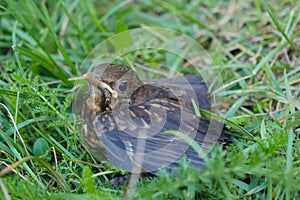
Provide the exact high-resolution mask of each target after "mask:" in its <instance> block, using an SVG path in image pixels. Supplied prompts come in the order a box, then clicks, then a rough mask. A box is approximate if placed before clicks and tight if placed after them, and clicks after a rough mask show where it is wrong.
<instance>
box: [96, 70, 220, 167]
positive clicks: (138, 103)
mask: <svg viewBox="0 0 300 200" xmlns="http://www.w3.org/2000/svg"><path fill="white" fill-rule="evenodd" d="M179 80H180V82H178V81H179ZM187 80H190V82H189V83H187V82H186V81H187ZM196 80H197V78H196V77H194V76H193V77H192V78H191V79H182V78H178V79H172V81H171V82H166V84H164V85H161V84H162V82H164V81H162V82H160V83H157V82H149V83H148V84H144V85H143V86H141V87H140V88H138V89H137V90H136V91H135V93H134V94H133V95H132V98H131V102H130V104H129V105H128V107H127V108H126V107H125V108H124V107H123V108H122V109H119V110H115V111H111V112H105V113H102V114H101V115H99V116H98V117H97V118H96V119H95V121H94V123H95V126H94V127H95V130H96V132H98V133H103V134H99V136H98V137H99V139H100V140H101V141H102V142H103V143H104V145H105V147H106V152H107V154H108V157H109V159H110V161H111V162H112V163H113V164H114V165H116V166H117V167H120V168H122V169H125V170H128V171H132V168H133V164H139V163H140V164H141V166H142V168H143V169H144V170H145V171H155V170H157V169H158V168H160V167H164V166H169V167H170V168H173V167H175V166H176V164H175V163H176V161H177V160H178V159H179V158H180V157H182V156H183V155H186V157H187V158H188V159H189V160H190V161H191V163H192V164H194V165H196V166H200V165H202V163H203V160H202V158H200V157H199V156H198V154H197V152H195V151H194V149H192V148H191V147H190V145H189V144H188V143H187V142H186V141H185V140H184V139H182V138H180V137H179V136H176V135H173V134H165V133H164V132H165V131H166V130H176V131H180V132H182V133H184V134H186V135H188V136H189V137H190V138H192V139H194V141H196V142H197V143H198V144H200V145H201V146H202V148H203V150H204V151H205V150H209V148H210V146H211V145H213V144H214V143H215V141H216V140H217V139H218V136H219V135H220V130H222V124H221V123H219V122H216V121H212V120H209V119H206V118H203V117H200V118H199V117H196V116H195V114H194V110H193V107H192V104H191V98H192V97H195V98H196V99H197V101H198V103H199V104H202V106H208V105H210V104H209V103H208V102H209V99H208V98H207V97H206V95H205V94H202V92H203V91H207V88H206V89H205V86H203V85H201V83H200V84H199V82H198V81H199V80H200V79H198V81H196ZM201 80H202V79H201ZM181 83H182V84H181ZM191 83H192V84H191ZM188 84H191V85H192V86H191V85H190V86H188ZM178 85H180V86H184V87H176V88H175V86H178ZM196 85H197V86H196ZM193 88H197V89H196V91H198V92H201V94H197V95H198V96H195V94H193V93H192V90H193ZM203 99H205V100H203ZM107 120H110V121H109V123H107ZM112 124H114V125H113V126H112ZM212 124H213V129H212V128H211V126H212ZM216 127H219V129H217V128H216ZM207 133H208V134H210V135H209V136H208V134H207ZM139 158H141V160H139Z"/></svg>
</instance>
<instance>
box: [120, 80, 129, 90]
mask: <svg viewBox="0 0 300 200" xmlns="http://www.w3.org/2000/svg"><path fill="white" fill-rule="evenodd" d="M127 86H128V82H127V81H122V82H121V83H120V84H119V90H121V91H125V90H126V89H127Z"/></svg>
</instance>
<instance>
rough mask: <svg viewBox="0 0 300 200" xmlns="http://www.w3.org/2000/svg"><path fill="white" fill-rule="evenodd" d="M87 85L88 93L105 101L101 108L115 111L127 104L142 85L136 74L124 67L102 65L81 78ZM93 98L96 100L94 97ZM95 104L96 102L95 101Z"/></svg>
mask: <svg viewBox="0 0 300 200" xmlns="http://www.w3.org/2000/svg"><path fill="white" fill-rule="evenodd" d="M83 77H84V78H85V79H86V80H87V81H88V83H89V93H90V95H91V93H93V94H96V95H98V96H101V98H103V99H105V102H104V104H105V105H104V104H103V105H102V106H108V107H109V108H110V109H115V108H117V107H119V106H120V104H121V102H122V101H124V102H128V101H129V100H130V97H131V95H132V94H133V92H134V91H135V90H136V89H137V88H138V87H139V86H141V85H142V82H141V81H140V79H139V78H138V76H137V74H136V73H135V72H134V71H133V70H131V69H129V68H128V67H126V66H124V65H118V64H102V65H99V66H98V67H96V68H95V70H94V71H93V72H92V73H87V74H85V75H84V76H83ZM93 98H95V99H96V98H97V96H94V97H93ZM95 102H97V101H95Z"/></svg>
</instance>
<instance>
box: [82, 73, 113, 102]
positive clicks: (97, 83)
mask: <svg viewBox="0 0 300 200" xmlns="http://www.w3.org/2000/svg"><path fill="white" fill-rule="evenodd" d="M83 78H84V79H86V80H87V81H88V82H90V83H91V84H92V85H95V86H100V87H102V88H104V89H107V90H108V91H109V92H110V93H111V95H112V96H113V97H114V98H117V97H118V92H117V91H115V90H113V89H112V88H111V87H110V86H109V85H107V84H106V83H104V82H101V81H99V80H98V79H96V78H95V77H93V76H91V75H90V74H85V75H83Z"/></svg>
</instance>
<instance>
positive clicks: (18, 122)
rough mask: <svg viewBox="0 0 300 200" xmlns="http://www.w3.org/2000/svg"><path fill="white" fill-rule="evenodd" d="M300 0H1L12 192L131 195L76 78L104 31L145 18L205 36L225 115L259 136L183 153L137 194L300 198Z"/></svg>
mask: <svg viewBox="0 0 300 200" xmlns="http://www.w3.org/2000/svg"><path fill="white" fill-rule="evenodd" d="M299 11H300V1H297V0H284V1H280V0H269V1H265V0H253V1H250V0H228V1H227V0H221V1H216V0H211V1H201V0H191V1H187V0H175V1H158V0H153V1H147V0H138V1H128V0H127V1H117V0H115V1H91V0H87V1H83V0H82V1H80V0H43V1H34V0H19V1H14V0H0V72H1V74H0V163H1V165H0V169H1V172H0V177H1V179H0V187H1V192H0V199H73V200H75V199H122V198H123V197H124V195H125V193H126V191H128V190H127V188H126V187H124V186H121V187H119V188H117V189H115V188H113V186H112V184H111V183H110V180H111V179H112V178H113V177H116V176H120V175H124V174H126V173H125V172H123V171H120V170H119V169H116V168H114V167H113V166H111V165H110V164H109V163H105V162H103V163H100V164H99V163H97V162H95V161H94V160H93V158H92V157H91V156H90V154H89V153H88V152H87V150H86V149H85V147H84V146H83V145H82V143H81V140H80V129H79V128H78V127H77V126H76V118H75V117H74V114H73V113H72V109H71V102H72V97H73V96H72V94H73V91H74V90H75V89H76V88H74V84H73V81H72V79H70V78H74V77H78V76H79V75H80V73H79V71H78V66H79V65H80V64H81V62H82V61H83V59H84V58H85V57H86V56H87V55H88V53H89V52H90V51H91V50H92V49H93V48H94V47H95V46H96V45H98V44H99V43H100V42H101V41H103V40H105V39H107V38H108V37H110V36H112V35H113V34H115V33H118V32H121V31H124V30H127V29H133V28H138V27H144V26H155V27H164V28H170V29H174V30H176V31H180V32H182V33H184V34H186V35H188V36H190V37H191V38H193V39H195V40H196V41H198V42H199V44H201V45H202V46H204V47H205V49H206V51H207V52H208V53H209V55H210V56H211V58H212V59H213V62H214V66H212V68H214V69H218V70H220V72H222V76H223V77H222V78H223V80H224V89H225V91H224V92H222V93H218V95H219V96H224V97H226V99H227V101H226V104H224V106H225V107H226V108H227V112H226V114H225V115H224V116H222V117H226V119H228V120H229V122H231V123H229V122H228V121H227V123H226V124H227V126H229V127H231V128H232V131H233V132H235V133H236V134H237V135H239V134H240V132H241V129H240V128H237V127H244V128H245V130H244V132H247V133H250V134H251V135H252V136H253V137H250V136H247V135H243V137H235V138H234V139H233V144H230V145H226V146H225V147H221V146H219V147H216V148H215V150H214V151H213V152H212V153H211V155H210V157H209V158H208V159H207V160H206V165H205V166H204V167H203V168H202V169H201V170H199V169H190V168H189V170H187V168H188V163H187V162H185V161H182V162H181V167H180V169H178V171H177V176H176V177H174V176H173V175H170V174H169V173H168V172H167V171H164V170H162V171H161V172H160V174H159V175H158V176H157V177H155V178H151V179H143V180H142V181H141V182H140V183H139V184H138V186H137V188H136V191H135V192H134V194H133V196H132V197H133V198H135V199H224V198H227V199H270V200H271V199H300V162H299V154H300V142H299V139H300V138H299V133H300V128H299V124H300V117H299V116H300V102H299V92H300V87H299V84H300V59H299V55H300V51H299V47H300V37H299V35H300V23H299V22H300V12H299ZM160 53H161V54H160ZM131 59H132V60H134V59H143V60H147V61H149V62H150V61H151V62H152V63H155V62H157V63H159V62H165V63H167V60H168V58H166V56H165V54H163V52H155V54H154V55H153V52H151V51H150V50H149V51H143V53H142V54H141V55H135V57H134V56H133V57H131ZM183 70H184V68H183Z"/></svg>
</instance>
